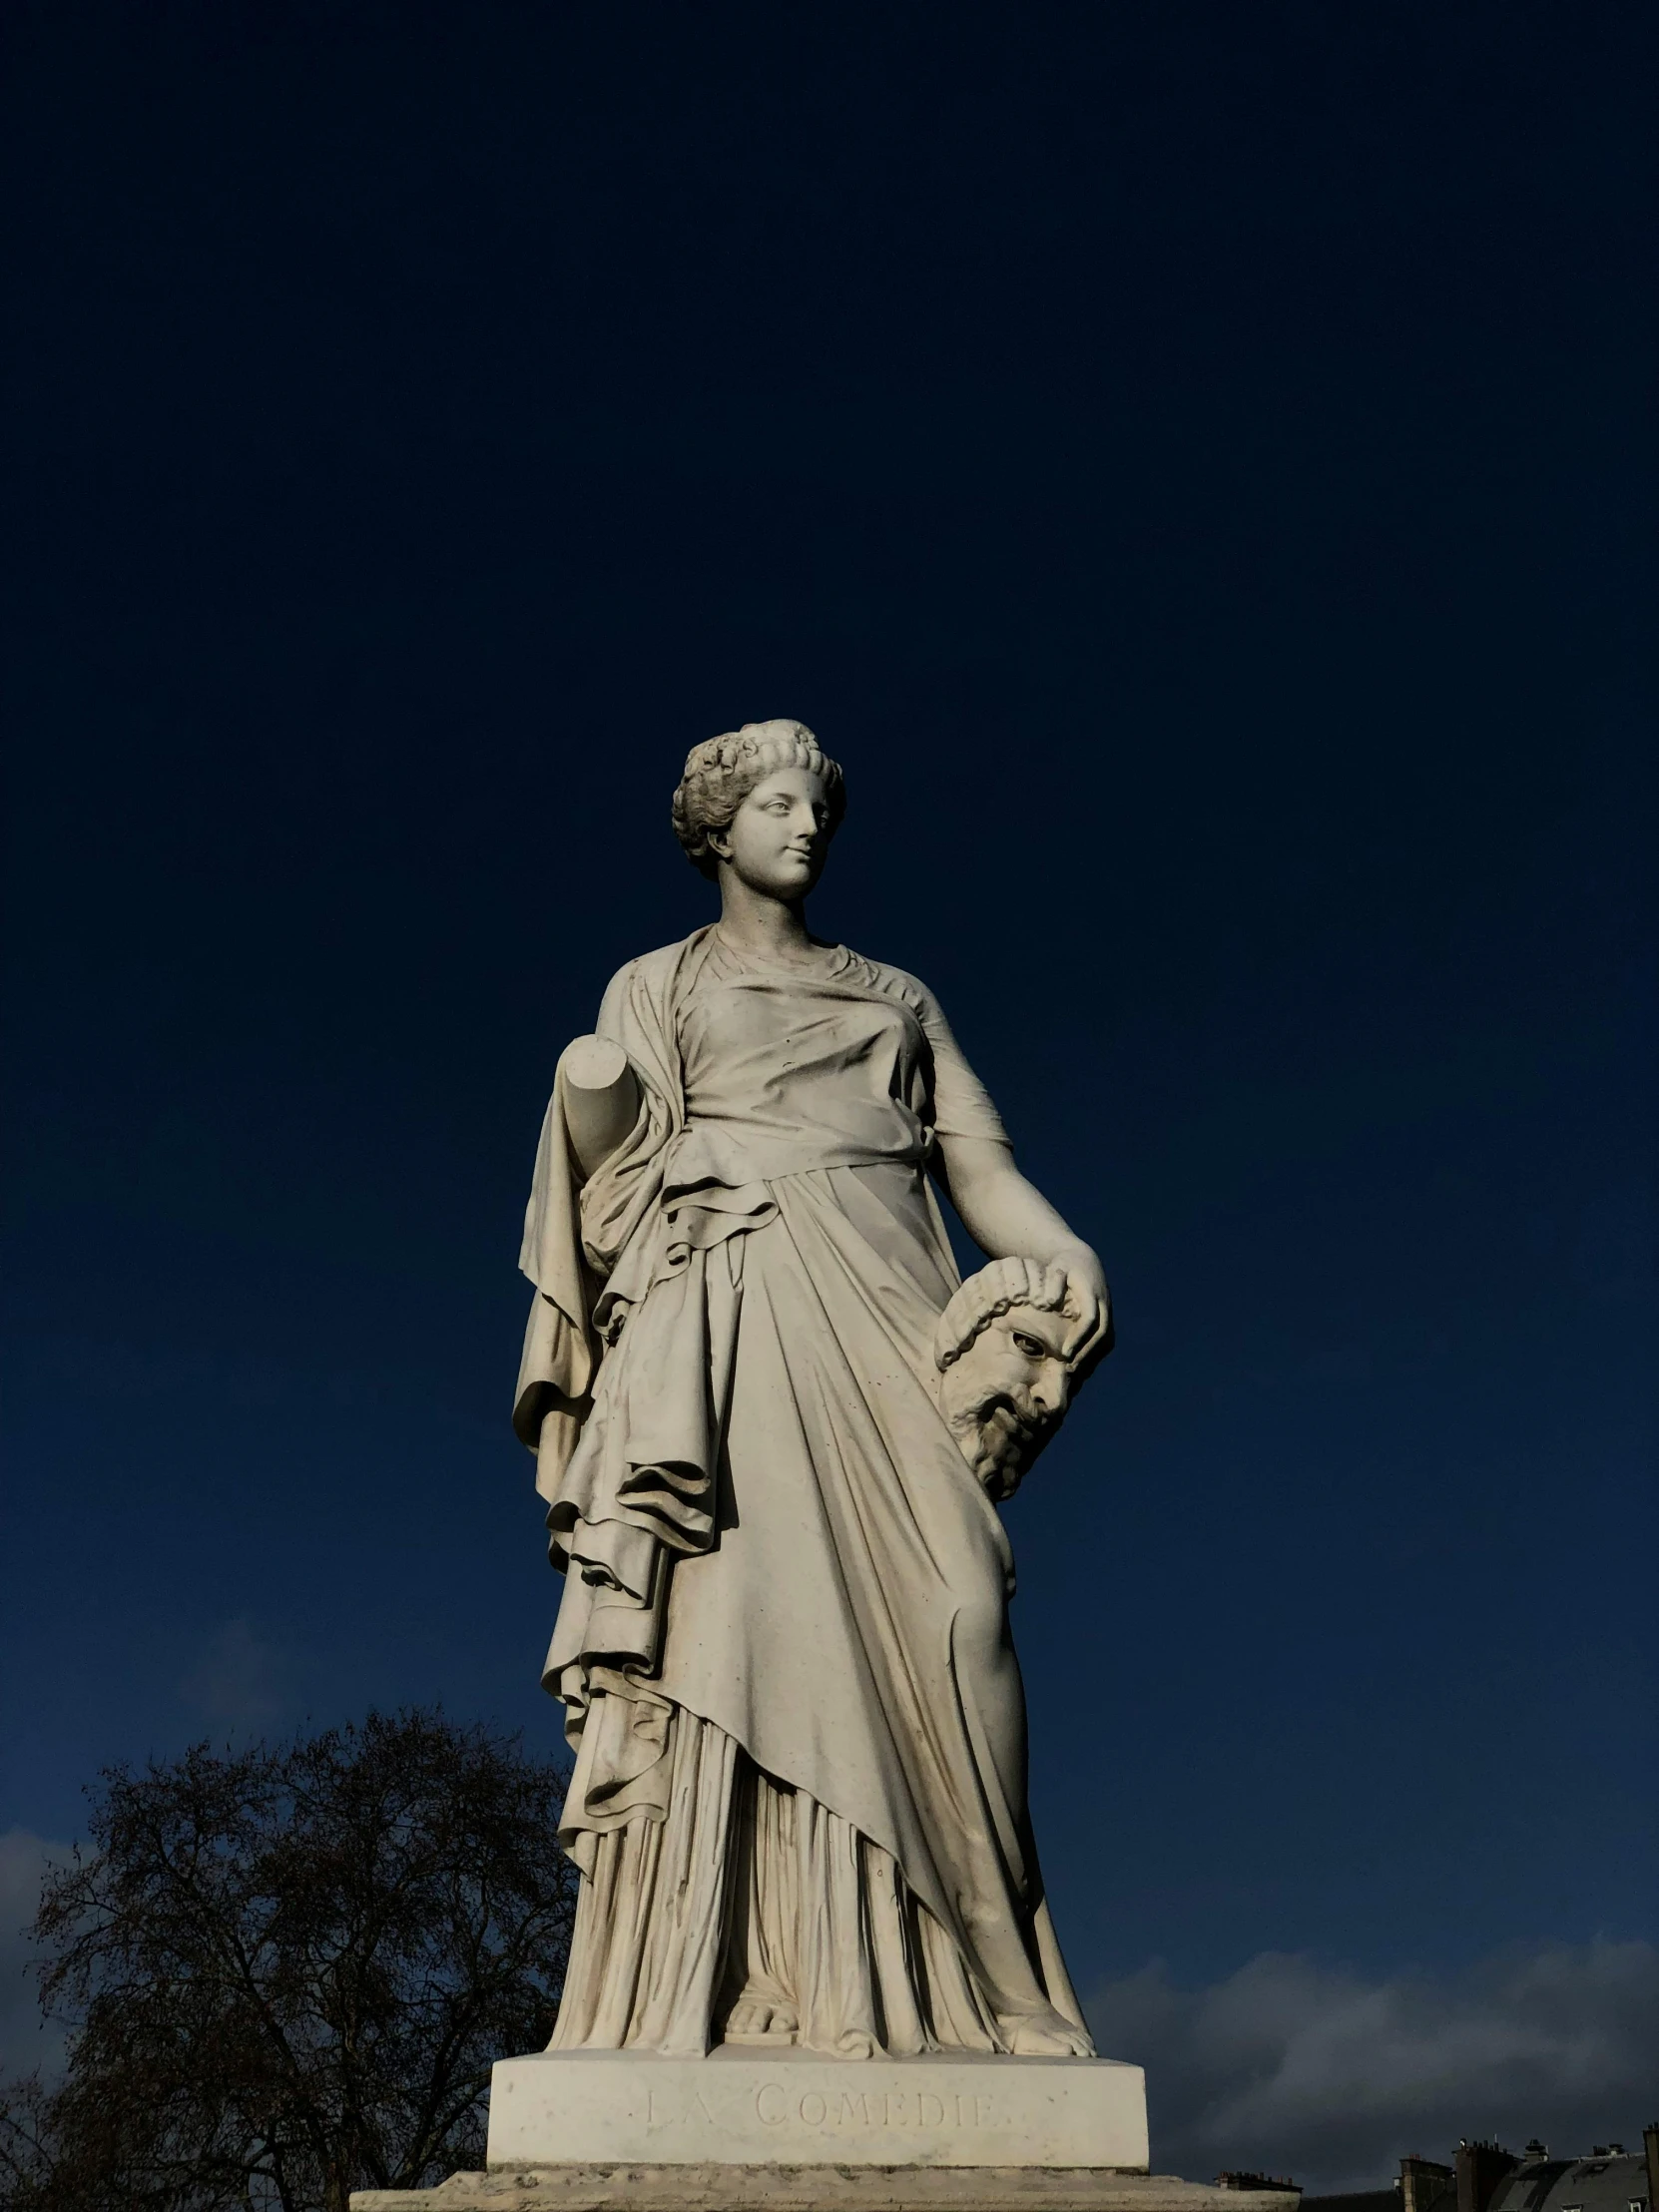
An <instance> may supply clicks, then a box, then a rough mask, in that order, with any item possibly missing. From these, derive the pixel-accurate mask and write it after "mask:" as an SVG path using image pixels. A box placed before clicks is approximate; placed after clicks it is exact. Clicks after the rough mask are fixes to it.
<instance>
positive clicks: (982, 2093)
mask: <svg viewBox="0 0 1659 2212" xmlns="http://www.w3.org/2000/svg"><path fill="white" fill-rule="evenodd" d="M755 2117H756V2118H757V2119H758V2120H760V2121H761V2122H762V2123H763V2124H764V2125H765V2126H767V2127H787V2126H788V2124H789V2123H790V2121H791V2120H797V2121H799V2122H800V2124H801V2125H802V2126H803V2127H812V2128H822V2127H832V2128H864V2129H874V2128H891V2129H893V2130H895V2131H897V2130H908V2131H911V2132H914V2131H915V2130H917V2129H927V2130H933V2129H936V2128H951V2129H957V2128H978V2127H990V2126H992V2125H993V2124H994V2117H993V2109H992V2104H991V2097H990V2093H989V2091H988V2090H983V2089H982V2090H979V2091H978V2092H976V2093H975V2094H973V2095H971V2096H970V2095H967V2094H966V2093H963V2094H960V2095H951V2096H948V2097H942V2096H937V2095H935V2094H934V2092H933V2091H932V2090H930V2089H915V2090H912V2089H885V2090H868V2089H859V2090H852V2089H842V2090H840V2091H839V2092H838V2093H837V2094H833V2095H827V2094H826V2093H825V2092H824V2091H823V2090H822V2089H791V2088H786V2087H785V2085H784V2083H783V2082H781V2081H767V2082H763V2083H762V2085H761V2086H760V2088H758V2089H757V2090H756V2092H755Z"/></svg>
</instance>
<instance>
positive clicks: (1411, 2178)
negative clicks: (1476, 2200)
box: [1399, 2155, 1659, 2212]
mask: <svg viewBox="0 0 1659 2212" xmlns="http://www.w3.org/2000/svg"><path fill="white" fill-rule="evenodd" d="M1456 2186H1457V2182H1456V2176H1455V2175H1454V2174H1453V2172H1452V2170H1451V2168H1450V2167H1449V2166H1437V2165H1436V2164H1435V2163H1434V2161H1433V2159H1432V2158H1418V2157H1416V2156H1414V2155H1413V2156H1412V2157H1409V2158H1402V2159H1401V2160H1400V2162H1399V2212H1429V2206H1430V2205H1432V2204H1434V2203H1436V2202H1437V2201H1438V2199H1439V2198H1440V2197H1442V2196H1445V2195H1446V2194H1447V2193H1448V2192H1454V2191H1455V2189H1456ZM1445 2212H1450V2206H1449V2204H1448V2205H1447V2206H1446V2207H1445ZM1655 2212H1659V2207H1656V2208H1655Z"/></svg>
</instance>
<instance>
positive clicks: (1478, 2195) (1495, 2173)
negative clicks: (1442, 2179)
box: [1457, 2143, 1520, 2212]
mask: <svg viewBox="0 0 1659 2212" xmlns="http://www.w3.org/2000/svg"><path fill="white" fill-rule="evenodd" d="M1519 2164H1520V2160H1519V2159H1518V2158H1517V2157H1516V2156H1515V2154H1514V2152H1513V2151H1507V2150H1504V2149H1503V2148H1502V2147H1501V2146H1500V2145H1499V2144H1497V2143H1459V2144H1458V2146H1457V2212H1486V2207H1487V2206H1488V2205H1489V2204H1490V2203H1491V2201H1492V2199H1493V2197H1494V2196H1495V2195H1496V2194H1497V2189H1498V2184H1499V2183H1500V2182H1501V2181H1504V2180H1506V2179H1507V2177H1508V2176H1509V2175H1510V2174H1512V2173H1513V2172H1514V2170H1515V2168H1516V2167H1517V2166H1518V2165H1519Z"/></svg>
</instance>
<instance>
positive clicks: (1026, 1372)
mask: <svg viewBox="0 0 1659 2212" xmlns="http://www.w3.org/2000/svg"><path fill="white" fill-rule="evenodd" d="M1085 1335H1086V1325H1085V1323H1084V1321H1083V1318H1082V1316H1081V1314H1080V1313H1079V1311H1078V1309H1077V1308H1076V1307H1075V1306H1074V1305H1073V1304H1072V1303H1071V1301H1070V1299H1069V1298H1068V1297H1067V1295H1066V1281H1065V1275H1064V1272H1063V1270H1061V1269H1059V1268H1055V1267H1044V1266H1043V1265H1042V1263H1041V1262H1040V1261H1037V1260H1018V1259H1015V1260H993V1261H992V1262H991V1263H990V1265H989V1266H988V1267H983V1268H981V1269H980V1270H979V1272H978V1274H977V1275H970V1276H969V1277H968V1279H967V1281H966V1282H965V1283H964V1284H963V1285H962V1287H961V1289H960V1290H959V1291H957V1292H956V1294H955V1296H954V1297H953V1298H952V1299H951V1301H950V1303H949V1305H948V1306H947V1307H946V1308H945V1310H944V1312H943V1313H942V1314H941V1315H940V1316H939V1319H938V1322H937V1325H936V1327H935V1329H934V1332H933V1364H934V1366H935V1368H937V1370H938V1371H939V1379H938V1400H939V1410H940V1412H941V1413H943V1415H944V1417H945V1421H946V1423H947V1425H948V1426H949V1429H950V1432H951V1434H952V1435H953V1436H954V1437H955V1439H956V1443H957V1447H958V1449H959V1450H960V1451H961V1454H962V1456H963V1458H964V1459H966V1461H967V1463H968V1465H969V1466H970V1467H972V1469H973V1471H974V1473H975V1474H976V1475H977V1476H978V1477H979V1479H980V1481H981V1482H982V1483H983V1485H984V1487H985V1488H986V1490H987V1491H988V1492H989V1493H990V1495H991V1496H992V1497H994V1498H1004V1497H1011V1496H1012V1495H1013V1493H1014V1491H1015V1490H1016V1489H1017V1488H1018V1487H1019V1483H1020V1479H1021V1477H1022V1476H1023V1475H1024V1474H1025V1472H1026V1470H1027V1469H1028V1468H1029V1467H1030V1465H1031V1462H1032V1461H1033V1460H1034V1459H1035V1458H1036V1456H1037V1454H1038V1452H1039V1451H1041V1450H1042V1448H1043V1446H1044V1444H1046V1443H1047V1442H1048V1441H1049V1439H1050V1437H1052V1436H1053V1434H1054V1433H1055V1431H1056V1429H1058V1427H1059V1425H1060V1423H1061V1421H1062V1420H1063V1419H1064V1418H1065V1413H1066V1407H1067V1406H1068V1405H1069V1404H1070V1403H1071V1397H1072V1392H1073V1391H1074V1390H1075V1389H1076V1388H1077V1387H1078V1386H1079V1384H1080V1383H1082V1382H1083V1380H1084V1378H1085V1376H1086V1375H1087V1373H1088V1372H1089V1371H1090V1370H1091V1369H1092V1367H1093V1365H1094V1362H1093V1360H1092V1359H1089V1358H1087V1357H1085V1358H1083V1359H1082V1360H1081V1361H1080V1360H1079V1354H1080V1353H1083V1352H1084V1338H1085Z"/></svg>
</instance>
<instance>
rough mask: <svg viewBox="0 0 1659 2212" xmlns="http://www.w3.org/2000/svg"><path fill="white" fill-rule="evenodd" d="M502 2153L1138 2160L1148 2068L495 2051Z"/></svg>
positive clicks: (1128, 2164)
mask: <svg viewBox="0 0 1659 2212" xmlns="http://www.w3.org/2000/svg"><path fill="white" fill-rule="evenodd" d="M489 2162H490V2165H491V2166H492V2167H495V2166H548V2165H565V2164H573V2165H585V2164H593V2163H596V2162H599V2163H620V2162H626V2163H629V2164H633V2163H636V2162H637V2163H639V2164H641V2165H671V2166H704V2165H716V2166H817V2165H826V2166H1112V2167H1121V2168H1127V2169H1129V2170H1131V2171H1134V2170H1137V2169H1138V2170H1140V2171H1141V2172H1144V2171H1145V2170H1146V2163H1147V2141H1146V2076H1145V2075H1144V2074H1143V2073H1142V2071H1141V2069H1140V2067H1139V2066H1124V2065H1119V2064H1117V2063H1116V2062H1115V2061H1114V2060H1112V2059H1107V2058H992V2057H976V2056H969V2055H965V2054H960V2053H957V2054H953V2055H952V2056H950V2057H948V2058H943V2057H932V2058H868V2059H844V2058H841V2059H837V2058H825V2057H821V2056H820V2055H819V2053H818V2052H816V2051H810V2050H797V2049H795V2048H794V2047H793V2046H791V2045H788V2044H786V2045H783V2046H781V2047H779V2048H778V2049H776V2050H766V2049H756V2048H750V2047H745V2046H744V2045H741V2044H723V2045H722V2046H721V2047H720V2048H719V2049H718V2050H715V2051H712V2052H711V2053H710V2054H709V2056H708V2057H707V2058H663V2057H660V2056H657V2055H656V2054H654V2053H646V2052H636V2051H612V2050H573V2051H546V2052H543V2053H541V2054H539V2055H538V2056H536V2057H533V2058H504V2059H502V2060H501V2061H500V2062H499V2064H498V2065H497V2066H496V2068H495V2072H494V2075H493V2077H492V2079H491V2083H490V2131H489Z"/></svg>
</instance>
